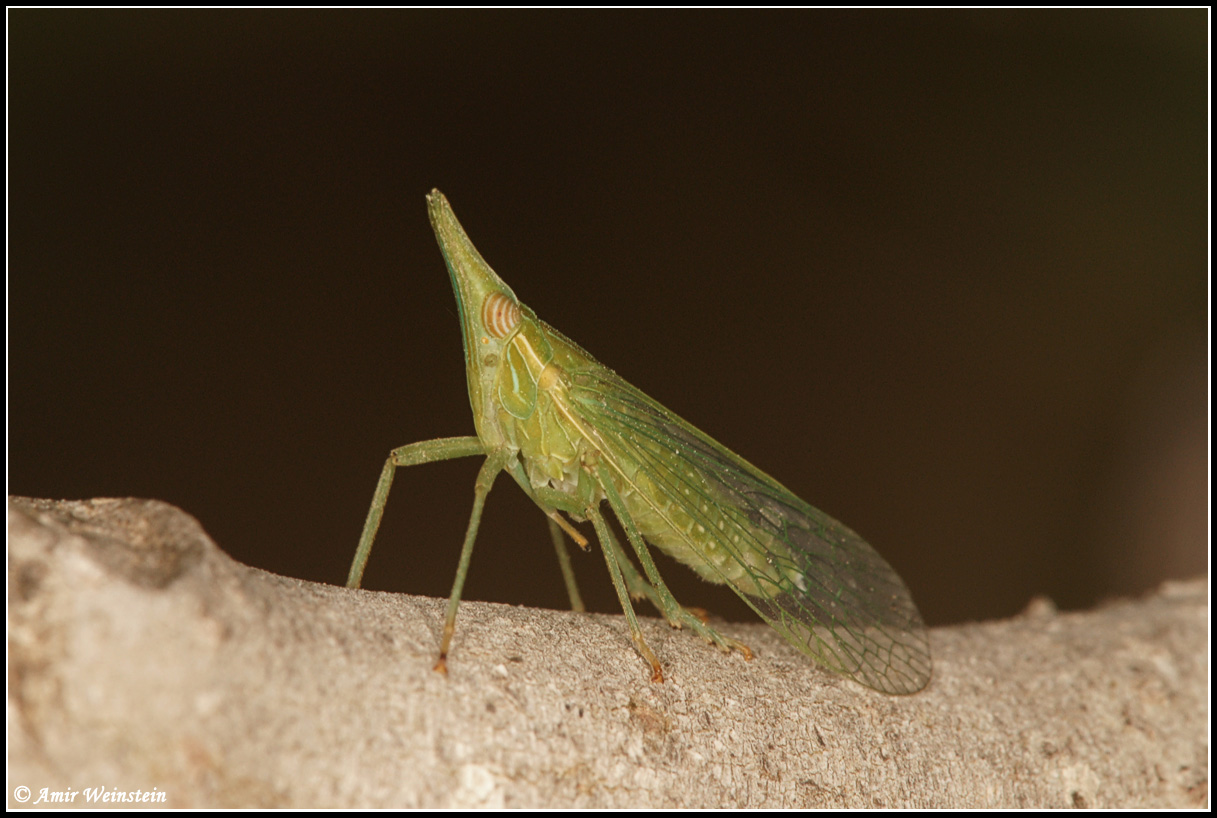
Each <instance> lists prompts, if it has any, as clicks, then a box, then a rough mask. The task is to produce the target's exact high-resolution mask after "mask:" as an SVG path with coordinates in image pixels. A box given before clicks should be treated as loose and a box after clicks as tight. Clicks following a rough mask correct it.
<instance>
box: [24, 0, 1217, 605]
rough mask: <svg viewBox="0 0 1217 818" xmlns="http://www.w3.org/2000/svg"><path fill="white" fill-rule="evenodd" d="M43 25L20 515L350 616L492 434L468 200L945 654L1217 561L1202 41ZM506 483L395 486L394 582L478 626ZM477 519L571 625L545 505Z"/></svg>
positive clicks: (417, 513)
mask: <svg viewBox="0 0 1217 818" xmlns="http://www.w3.org/2000/svg"><path fill="white" fill-rule="evenodd" d="M8 21H9V24H10V28H9V47H10V51H9V93H10V96H9V154H8V161H9V166H8V167H9V173H10V176H9V230H10V232H9V246H8V249H9V257H8V259H9V267H8V288H9V289H8V297H9V300H8V319H9V323H8V342H9V356H8V363H9V372H8V375H9V380H8V387H9V393H8V398H9V403H8V409H9V416H8V445H9V450H8V456H9V459H8V490H9V492H10V493H15V494H22V495H34V496H39V497H49V498H88V497H98V496H127V495H132V496H141V497H156V498H160V499H163V500H166V501H168V502H171V503H175V504H177V505H179V506H181V507H182V508H184V509H185V510H187V511H188V512H190V513H191V514H194V515H195V516H196V517H198V518H199V520H200V521H201V522H202V524H203V525H204V527H205V528H206V529H207V530H208V532H210V534H211V535H212V536H213V537H214V538H215V539H216V540H217V542H219V544H220V545H221V546H222V547H223V548H224V549H225V550H227V551H228V552H229V553H230V554H232V555H233V556H235V557H236V558H237V559H239V560H242V561H244V562H247V563H250V564H252V565H256V566H259V567H261V568H265V569H267V570H270V571H274V572H278V573H282V574H287V575H290V576H294V577H302V578H305V579H310V580H317V581H323V582H331V583H335V584H341V583H342V582H343V581H344V579H345V576H346V571H347V567H348V565H349V562H350V559H351V556H352V554H353V552H354V549H355V544H356V540H357V538H358V534H359V531H360V528H361V526H362V524H363V520H364V515H365V514H366V512H367V507H368V503H369V501H370V499H371V496H372V490H373V487H374V486H375V483H376V478H377V475H378V474H379V472H380V468H381V465H382V463H383V462H384V458H385V456H386V455H387V453H388V451H389V449H390V448H392V447H394V446H399V445H402V444H405V443H411V442H414V441H418V440H424V439H428V438H433V437H442V436H451V435H463V434H472V433H473V422H472V419H471V416H470V409H469V403H468V397H467V394H466V391H465V374H464V367H463V361H462V354H461V343H460V336H459V331H458V321H457V317H456V314H455V304H454V300H453V297H452V293H451V289H450V286H449V283H448V277H447V274H446V272H445V269H444V266H443V262H442V260H441V257H440V254H439V251H438V249H437V248H436V245H435V241H434V238H433V237H432V235H431V232H430V228H429V226H428V222H427V215H426V211H425V206H424V199H423V197H424V194H425V193H426V192H427V191H428V190H430V189H431V188H432V187H438V188H440V189H441V190H443V191H444V192H445V193H446V194H447V195H448V197H449V199H450V200H451V201H452V203H453V206H454V208H455V210H456V212H457V214H458V215H459V216H460V218H461V220H462V221H463V223H464V225H465V227H466V229H467V230H468V231H469V233H470V235H471V237H472V238H473V240H474V242H475V243H476V244H477V246H478V247H479V248H480V250H481V251H482V253H483V255H484V256H485V257H486V259H487V260H488V261H489V262H490V263H491V264H492V265H493V266H494V267H495V268H496V270H497V271H498V272H499V273H500V274H501V275H502V276H503V277H504V279H505V280H506V281H507V282H508V283H509V284H510V285H511V286H512V287H513V288H514V289H515V291H516V293H517V294H518V295H519V296H520V297H521V299H522V300H523V301H524V302H525V303H527V304H528V305H530V306H531V307H533V308H534V309H535V310H536V312H537V313H538V314H539V315H540V316H541V317H542V318H544V319H546V320H547V321H549V322H550V323H552V324H553V325H555V326H556V327H557V328H559V329H560V330H561V331H563V332H564V333H566V334H568V335H569V336H571V337H572V338H573V339H574V340H576V341H577V342H578V343H580V344H581V345H583V346H584V347H586V348H587V349H588V350H590V351H591V352H592V353H593V354H594V355H596V356H597V357H598V358H599V359H600V360H601V361H602V362H603V363H605V364H606V365H608V366H611V367H613V368H614V369H616V370H617V371H618V372H620V373H621V374H622V375H624V376H625V377H626V378H627V379H629V380H631V381H632V382H633V383H635V384H636V385H638V386H639V387H641V388H642V389H643V390H644V391H645V392H647V393H648V394H650V395H651V396H653V397H654V398H656V399H657V400H659V401H661V402H663V403H664V404H666V405H667V406H669V407H670V408H671V409H673V410H674V411H676V412H677V413H678V414H680V415H682V416H684V417H685V418H687V419H688V420H690V421H691V422H693V423H694V424H696V425H697V426H699V427H701V428H703V429H704V430H706V431H707V432H709V433H710V434H712V435H713V436H714V437H716V438H718V439H719V440H721V441H723V442H724V443H726V444H727V445H729V446H730V447H731V448H733V449H734V450H736V451H737V452H739V453H740V454H742V455H743V456H745V457H747V458H748V459H749V460H751V461H753V462H755V463H756V464H758V465H759V466H761V467H762V468H763V469H764V470H766V471H768V472H769V473H771V474H773V475H774V476H776V477H777V478H778V479H779V480H781V481H782V482H783V483H784V484H785V485H787V486H788V487H790V488H791V489H792V490H794V491H795V492H796V493H797V494H799V495H800V496H802V497H804V498H805V499H807V500H809V501H810V502H812V503H813V504H814V505H816V506H819V507H821V508H823V509H824V510H826V511H828V512H829V513H830V514H832V515H834V516H836V517H839V518H840V519H842V520H843V521H845V522H846V523H847V524H849V525H850V526H851V527H853V528H855V529H857V530H858V531H859V532H861V533H862V534H863V535H864V536H866V537H867V538H868V539H869V540H870V541H871V542H872V543H873V544H874V545H875V546H876V547H877V548H878V549H879V551H880V552H881V553H883V554H884V555H885V556H886V557H887V558H888V559H889V561H890V562H891V563H892V564H893V565H894V566H895V567H896V569H897V570H898V571H899V572H900V574H901V575H902V576H903V577H904V578H905V580H906V581H907V583H908V584H909V586H910V587H911V588H912V590H913V593H914V596H915V598H916V599H917V601H918V603H919V604H920V606H921V608H922V611H923V612H924V614H925V615H926V619H927V620H928V621H929V622H931V623H932V624H940V623H944V622H951V621H959V620H964V619H981V618H988V617H997V616H1005V615H1010V614H1013V613H1015V612H1017V611H1019V610H1020V609H1022V608H1023V607H1024V606H1025V605H1026V604H1027V602H1028V600H1029V599H1030V598H1031V597H1032V596H1033V595H1037V594H1046V595H1049V596H1051V597H1052V598H1053V599H1054V600H1056V601H1057V602H1058V604H1060V605H1062V606H1064V607H1081V606H1088V605H1093V604H1095V603H1096V602H1098V601H1101V600H1102V599H1104V598H1107V597H1110V596H1113V595H1120V594H1133V593H1140V592H1143V591H1145V590H1147V589H1149V588H1152V587H1153V586H1154V585H1155V584H1156V583H1158V582H1159V581H1160V580H1162V579H1164V578H1168V577H1186V576H1192V575H1197V574H1203V573H1205V572H1206V570H1207V516H1206V514H1207V512H1206V502H1207V486H1206V473H1207V471H1206V470H1207V464H1208V431H1207V411H1208V405H1207V378H1208V360H1207V355H1206V338H1207V334H1206V332H1207V330H1206V327H1207V320H1208V313H1207V303H1208V302H1207V287H1208V266H1207V264H1208V262H1207V255H1206V247H1207V245H1206V242H1207V232H1206V231H1207V213H1206V185H1207V178H1208V168H1207V164H1206V161H1207V160H1206V148H1207V132H1206V127H1207V126H1206V116H1207V109H1206V94H1207V86H1206V71H1207V68H1206V52H1207V47H1208V43H1207V39H1206V37H1207V12H1206V11H1205V10H1203V9H1200V10H1183V11H1168V12H1158V11H1133V12H1087V11H1078V12H1066V13H1050V12H1039V11H1027V12H1023V11H998V12H979V11H977V12H928V13H927V12H912V11H886V12H832V13H818V12H767V13H742V12H734V13H722V14H720V13H709V12H664V13H642V12H597V13H574V12H565V13H540V12H514V13H490V12H484V11H458V12H410V11H395V12H379V11H377V12H368V11H363V12H337V11H299V12H289V13H282V12H268V11H262V12H237V11H222V12H200V11H188V12H175V11H148V12H145V11H100V12H95V11H45V10H15V11H10V12H9V14H8ZM476 470H477V462H476V461H474V460H467V461H457V462H453V463H446V464H436V465H430V466H424V467H418V468H414V469H409V470H406V471H404V472H399V474H398V476H397V481H396V484H395V487H394V492H393V495H392V497H391V498H390V502H389V505H388V511H387V514H386V518H385V524H384V526H383V528H382V529H381V535H380V537H379V539H378V544H377V548H376V550H375V551H374V552H373V556H372V561H371V563H370V566H369V569H368V574H367V577H366V586H367V587H370V588H374V589H383V590H394V591H403V592H410V593H418V594H428V595H432V596H446V595H447V593H448V590H449V588H450V584H451V581H452V576H453V573H454V571H455V566H456V560H457V554H458V551H459V546H460V541H461V537H462V534H463V532H464V528H465V523H466V520H467V515H468V511H469V506H470V502H471V500H472V495H473V478H474V475H475V473H476ZM482 531H483V534H482V537H481V538H480V540H479V544H478V548H477V550H476V552H475V554H474V559H473V567H472V570H471V573H470V578H469V583H468V587H467V591H466V598H468V599H487V600H496V601H502V602H512V603H523V604H529V605H543V606H551V607H559V608H560V607H564V605H565V595H564V591H563V588H562V583H561V579H560V575H559V572H558V569H557V565H556V561H555V560H554V558H553V554H552V548H551V546H550V544H549V541H548V535H547V533H546V528H545V522H544V519H543V518H542V517H541V515H540V514H539V512H537V511H536V509H535V508H534V507H532V506H531V505H530V504H529V502H528V501H527V500H526V499H525V498H524V497H523V495H522V494H521V493H520V492H519V490H518V489H517V488H516V487H515V486H513V485H512V484H511V482H510V481H509V480H506V479H503V480H502V481H500V483H499V484H498V487H497V488H496V490H495V492H494V493H493V494H492V495H491V498H490V502H489V505H488V510H487V513H486V516H485V519H484V521H483V528H482ZM590 533H591V532H590V529H588V534H589V535H590ZM575 561H576V570H577V571H578V573H579V575H580V576H581V578H582V583H581V585H582V587H583V590H584V593H585V594H586V595H587V596H588V597H589V599H590V601H591V606H592V607H593V608H594V609H597V610H602V611H615V610H617V604H616V600H615V598H614V596H613V593H612V589H611V586H610V585H609V583H608V580H607V577H606V576H605V572H604V568H603V565H604V563H603V560H602V558H601V557H600V556H599V555H598V554H596V553H592V554H588V555H578V554H577V555H575ZM665 564H666V563H661V567H663V566H664V565H665ZM665 576H667V578H668V579H669V581H670V583H671V584H672V585H673V587H674V590H675V591H676V593H677V595H678V597H679V598H680V599H682V601H684V602H685V603H686V604H693V605H703V606H706V607H709V608H711V609H712V610H713V611H715V612H717V613H720V614H723V615H726V616H729V617H733V618H734V617H747V616H748V614H747V613H746V611H745V609H744V608H743V606H742V605H738V604H736V603H735V601H734V599H733V598H732V597H731V594H730V592H728V591H725V590H722V589H717V590H716V589H713V588H711V587H710V586H707V585H704V584H703V583H700V582H699V581H698V580H697V579H695V578H694V577H693V575H692V574H691V573H690V572H688V571H685V570H683V569H678V568H675V567H668V568H666V569H665ZM646 613H647V614H648V615H650V613H651V612H650V611H646Z"/></svg>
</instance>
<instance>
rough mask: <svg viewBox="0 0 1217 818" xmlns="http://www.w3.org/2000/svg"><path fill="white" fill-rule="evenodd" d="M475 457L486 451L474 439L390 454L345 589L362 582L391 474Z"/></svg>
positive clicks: (436, 442) (443, 439) (400, 449)
mask: <svg viewBox="0 0 1217 818" xmlns="http://www.w3.org/2000/svg"><path fill="white" fill-rule="evenodd" d="M475 454H483V455H484V454H486V447H485V446H483V445H482V441H480V440H478V439H477V438H476V437H441V438H437V439H435V440H424V441H421V442H419V443H411V444H410V445H409V446H401V447H398V448H396V449H394V450H393V451H391V452H390V453H389V459H388V460H386V461H385V467H384V468H383V469H381V472H380V480H378V481H377V483H376V492H375V493H374V494H373V495H372V507H371V508H369V509H368V517H367V519H366V520H365V521H364V524H363V534H361V535H360V537H359V547H358V548H356V549H355V559H354V561H353V562H352V563H351V570H350V573H348V574H347V587H348V588H358V587H359V583H360V582H361V581H363V570H364V568H366V567H367V564H368V556H369V555H370V554H371V553H372V541H373V540H375V539H376V530H377V529H378V528H380V518H381V515H383V514H384V510H385V503H386V502H387V501H388V499H389V488H390V487H392V485H393V473H394V472H395V471H397V467H398V466H416V465H418V464H421V463H434V462H437V461H439V460H452V459H453V458H457V457H469V456H472V455H475Z"/></svg>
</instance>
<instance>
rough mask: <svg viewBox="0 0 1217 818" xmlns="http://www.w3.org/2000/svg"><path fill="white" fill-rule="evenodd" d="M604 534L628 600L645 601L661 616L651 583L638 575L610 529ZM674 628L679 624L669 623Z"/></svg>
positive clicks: (658, 600) (662, 611) (662, 610)
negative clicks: (619, 568)
mask: <svg viewBox="0 0 1217 818" xmlns="http://www.w3.org/2000/svg"><path fill="white" fill-rule="evenodd" d="M605 533H607V534H608V540H607V543H606V544H607V545H608V546H609V547H610V548H612V550H613V557H614V558H615V559H616V560H617V564H618V565H619V566H621V576H622V579H624V580H625V587H626V588H627V589H628V590H629V592H630V598H631V599H633V600H643V599H645V600H647V601H648V602H650V603H651V604H652V605H654V606H655V610H657V611H659V612H660V613H661V614H662V613H664V608H663V602H661V601H660V599H659V594H658V593H656V591H655V587H654V586H653V585H651V583H649V582H647V581H646V580H645V579H643V578H642V575H641V574H639V573H638V569H637V568H635V567H634V563H633V562H631V561H630V558H629V557H627V556H626V555H625V551H624V550H623V549H622V548H621V545H620V544H619V543H618V542H617V537H616V535H615V534H613V530H612V529H611V528H606V529H605ZM669 624H671V625H672V627H674V628H679V627H680V623H678V622H671V623H669Z"/></svg>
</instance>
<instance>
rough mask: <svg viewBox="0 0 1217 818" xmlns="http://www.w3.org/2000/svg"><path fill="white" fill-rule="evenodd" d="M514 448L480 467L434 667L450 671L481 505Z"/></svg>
mask: <svg viewBox="0 0 1217 818" xmlns="http://www.w3.org/2000/svg"><path fill="white" fill-rule="evenodd" d="M511 456H512V455H511V452H509V451H508V450H506V449H500V450H499V451H497V452H494V453H492V454H491V455H490V456H489V457H487V458H486V462H484V463H483V464H482V468H481V469H479V470H478V477H477V482H476V483H474V486H473V511H472V513H470V515H469V528H468V529H467V530H466V531H465V544H464V545H463V546H462V547H461V560H460V563H459V564H458V565H457V568H456V579H455V580H453V581H452V595H451V596H449V597H448V614H447V616H445V617H444V635H443V638H442V639H441V640H440V645H439V661H437V662H436V663H435V668H434V670H437V671H439V672H440V673H443V674H445V675H447V673H448V647H449V645H451V644H452V634H453V633H455V632H456V609H457V608H459V607H460V604H461V590H462V589H463V588H464V587H465V574H466V573H468V571H469V558H470V557H472V556H473V542H474V540H476V539H477V535H478V526H479V525H480V524H481V522H482V507H483V506H484V505H486V495H487V494H489V493H490V489H491V487H492V486H493V485H494V478H496V477H498V475H499V472H500V471H502V470H503V466H504V465H505V464H506V463H507V460H508V458H510V457H511Z"/></svg>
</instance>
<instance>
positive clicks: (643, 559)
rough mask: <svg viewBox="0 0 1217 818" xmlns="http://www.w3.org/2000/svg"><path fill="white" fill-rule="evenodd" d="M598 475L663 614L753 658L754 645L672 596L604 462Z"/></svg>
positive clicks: (717, 642)
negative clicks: (711, 623)
mask: <svg viewBox="0 0 1217 818" xmlns="http://www.w3.org/2000/svg"><path fill="white" fill-rule="evenodd" d="M596 479H597V481H598V482H599V483H600V487H601V488H602V489H603V490H604V494H605V496H606V497H607V498H608V501H609V506H611V507H612V509H613V513H614V514H616V515H617V519H618V520H620V521H621V527H622V528H624V529H625V536H626V538H627V539H629V541H630V545H632V546H633V547H634V553H636V554H637V555H638V561H639V562H640V563H642V570H643V571H645V572H646V575H647V579H648V580H650V582H651V585H652V587H653V588H654V591H655V593H656V594H657V596H658V597H659V604H658V607H659V608H660V610H661V611H663V615H664V616H665V617H667V620H668V621H669V622H671V623H672V624H673V625H675V626H676V627H683V626H685V625H687V626H688V627H689V629H690V630H692V631H693V632H694V633H696V634H697V635H698V636H700V637H701V638H702V639H705V640H706V641H707V642H709V643H710V644H712V645H716V646H717V647H718V648H719V649H720V650H723V651H730V650H731V649H732V648H734V649H735V650H738V651H739V652H740V653H742V654H744V658H745V659H747V660H748V661H751V660H752V649H751V648H749V647H748V646H747V645H745V644H744V643H743V642H741V641H739V640H738V639H732V638H731V637H729V636H723V635H722V634H720V633H719V632H718V631H716V630H715V629H714V628H712V627H710V626H709V625H707V624H706V623H705V622H703V621H702V620H701V618H699V617H698V616H697V615H696V614H694V613H691V612H690V611H687V610H685V608H684V607H682V606H681V604H680V603H679V602H677V601H676V598H675V597H674V596H672V592H671V591H669V590H668V586H667V585H666V584H665V583H664V581H663V577H661V576H660V575H659V569H658V568H656V567H655V561H654V560H652V559H651V553H650V551H648V550H647V547H646V543H644V542H643V540H642V534H640V533H639V531H638V525H637V524H636V523H635V522H634V517H633V516H632V515H631V514H630V512H629V509H627V508H626V507H625V503H624V502H623V501H622V499H621V495H620V494H618V493H617V489H616V488H615V487H614V486H613V481H612V478H611V475H610V474H609V471H608V468H607V467H606V466H605V465H604V464H603V463H597V464H596ZM623 556H624V555H623Z"/></svg>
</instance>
